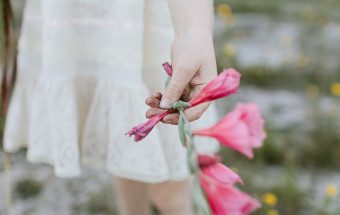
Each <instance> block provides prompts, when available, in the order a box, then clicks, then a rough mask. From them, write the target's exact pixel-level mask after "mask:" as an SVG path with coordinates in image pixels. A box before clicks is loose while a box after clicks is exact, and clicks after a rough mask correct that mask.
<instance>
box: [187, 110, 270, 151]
mask: <svg viewBox="0 0 340 215" xmlns="http://www.w3.org/2000/svg"><path fill="white" fill-rule="evenodd" d="M263 125H264V120H263V118H262V117H261V114H260V112H259V107H258V106H257V105H256V104H254V103H249V104H238V105H237V106H236V108H235V109H234V110H233V111H232V112H231V113H229V114H227V115H226V116H225V117H224V118H223V119H222V120H221V121H220V122H218V123H217V124H216V125H214V126H212V127H210V128H207V129H202V130H197V131H194V132H193V134H194V135H198V136H209V137H214V138H216V139H217V140H218V141H219V142H220V143H221V144H223V145H225V146H228V147H230V148H232V149H234V150H236V151H238V152H240V153H242V154H244V155H246V156H247V157H248V158H253V157H254V153H253V148H258V147H261V146H262V144H263V140H264V139H265V138H266V134H265V133H264V131H263Z"/></svg>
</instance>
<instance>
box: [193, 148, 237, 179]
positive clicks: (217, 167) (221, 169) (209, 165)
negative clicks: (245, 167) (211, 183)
mask: <svg viewBox="0 0 340 215" xmlns="http://www.w3.org/2000/svg"><path fill="white" fill-rule="evenodd" d="M219 160H220V159H219V157H216V156H211V155H200V154H198V156H197V161H198V164H199V166H200V168H201V171H202V174H203V175H205V176H208V177H210V178H211V179H213V180H215V181H216V182H218V183H220V184H224V185H233V184H235V183H241V184H243V181H242V179H241V178H240V176H238V175H237V174H236V173H235V172H234V171H232V170H231V169H229V168H228V167H226V166H224V165H223V164H221V163H219Z"/></svg>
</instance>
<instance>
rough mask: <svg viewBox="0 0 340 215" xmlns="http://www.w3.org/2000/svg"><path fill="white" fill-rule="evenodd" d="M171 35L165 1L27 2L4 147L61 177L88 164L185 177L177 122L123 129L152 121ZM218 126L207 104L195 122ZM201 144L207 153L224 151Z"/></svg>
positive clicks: (133, 175)
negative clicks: (141, 134)
mask: <svg viewBox="0 0 340 215" xmlns="http://www.w3.org/2000/svg"><path fill="white" fill-rule="evenodd" d="M173 37H174V35H173V30H172V26H171V20H170V15H169V11H168V6H167V2H166V1H165V0H146V1H143V0H100V1H99V0H48V1H46V0H27V1H26V6H25V10H24V19H23V26H22V31H21V37H20V40H19V55H18V76H17V80H16V85H15V89H14V93H13V96H12V99H11V101H10V106H9V110H8V115H7V122H6V126H5V134H4V146H5V150H6V151H8V152H15V151H17V150H19V149H20V148H22V147H27V148H28V150H27V159H28V160H29V161H30V162H39V163H48V164H51V165H53V166H54V171H55V174H56V175H57V176H58V177H75V176H78V175H79V174H81V166H83V165H86V166H90V167H95V168H104V169H106V170H107V171H109V172H110V173H112V174H114V175H117V176H121V177H124V178H128V179H134V180H139V181H144V182H151V183H156V182H162V181H165V180H181V179H183V178H185V177H187V176H188V169H187V166H186V154H185V149H184V148H183V147H182V145H181V144H180V142H179V138H178V134H177V127H176V126H172V125H158V126H157V127H156V128H155V129H154V130H153V131H152V132H151V133H150V135H149V136H148V137H147V138H145V139H144V140H143V141H141V142H138V143H135V142H133V138H129V137H128V136H125V135H124V134H125V133H126V132H127V131H128V130H129V129H131V128H132V127H133V126H135V125H137V124H139V123H142V122H144V121H146V118H145V111H146V110H147V106H146V105H145V104H144V100H145V98H146V97H148V96H149V95H151V93H152V92H156V91H163V89H164V82H165V78H166V74H165V72H164V71H163V69H162V66H161V64H162V63H163V62H165V61H170V46H171V42H172V40H173ZM214 122H215V116H214V110H213V107H211V108H209V110H208V111H207V112H206V113H205V114H204V116H203V118H201V119H200V120H198V121H197V122H195V123H194V127H195V126H196V127H202V126H203V127H205V126H208V125H211V124H213V123H214ZM200 125H201V126H200ZM198 141H199V142H198V147H199V151H200V152H201V153H214V152H216V151H217V150H218V144H217V143H215V142H211V141H210V142H209V141H208V142H207V141H205V140H203V139H202V138H201V139H198Z"/></svg>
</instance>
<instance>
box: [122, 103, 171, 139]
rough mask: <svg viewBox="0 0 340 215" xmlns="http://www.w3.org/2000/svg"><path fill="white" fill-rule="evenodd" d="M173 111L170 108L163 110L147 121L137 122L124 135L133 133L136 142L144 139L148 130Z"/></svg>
mask: <svg viewBox="0 0 340 215" xmlns="http://www.w3.org/2000/svg"><path fill="white" fill-rule="evenodd" d="M171 112H173V110H172V109H170V110H167V111H165V112H164V113H161V114H158V115H156V116H154V117H152V118H151V119H149V120H148V121H146V122H144V123H142V124H139V125H137V126H135V127H133V128H132V129H131V130H130V131H128V132H127V133H126V134H125V135H127V134H128V135H129V136H130V137H131V136H132V135H135V142H138V141H140V140H142V139H144V138H145V137H146V136H147V135H148V134H149V133H150V131H151V130H152V129H153V128H154V127H155V125H156V124H157V123H158V122H159V121H161V120H162V119H163V117H165V116H166V115H167V114H169V113H171Z"/></svg>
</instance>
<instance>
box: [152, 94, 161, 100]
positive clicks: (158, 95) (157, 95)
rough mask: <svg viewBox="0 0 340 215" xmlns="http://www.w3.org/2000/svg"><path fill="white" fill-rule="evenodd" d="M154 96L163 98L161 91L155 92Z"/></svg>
mask: <svg viewBox="0 0 340 215" xmlns="http://www.w3.org/2000/svg"><path fill="white" fill-rule="evenodd" d="M152 96H153V97H154V98H156V99H159V100H161V98H162V93H160V92H157V93H153V94H152Z"/></svg>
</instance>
